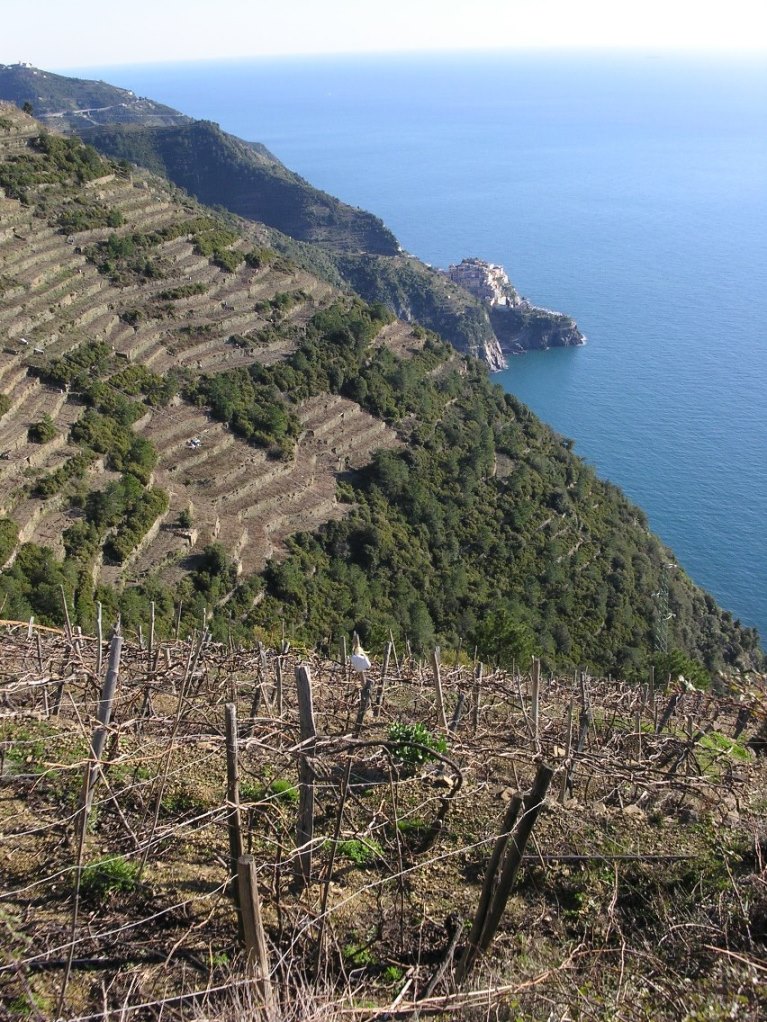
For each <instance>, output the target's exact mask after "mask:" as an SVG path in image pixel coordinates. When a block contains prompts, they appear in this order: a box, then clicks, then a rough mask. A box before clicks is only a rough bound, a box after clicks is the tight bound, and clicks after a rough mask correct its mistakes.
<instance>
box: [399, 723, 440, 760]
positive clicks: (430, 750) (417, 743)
mask: <svg viewBox="0 0 767 1022" xmlns="http://www.w3.org/2000/svg"><path fill="white" fill-rule="evenodd" d="M388 738H389V741H390V742H391V743H392V745H393V746H394V749H393V752H394V758H395V759H396V760H397V762H399V763H402V764H404V765H405V766H410V767H417V766H421V764H422V763H427V762H428V761H429V760H432V759H437V758H438V757H439V755H442V754H444V753H446V752H447V741H446V740H445V738H443V737H442V736H441V735H433V734H432V733H431V732H430V731H429V730H428V728H426V726H425V725H424V724H420V723H419V724H405V723H404V722H403V721H395V722H394V723H393V724H392V725H391V726H390V728H389V732H388Z"/></svg>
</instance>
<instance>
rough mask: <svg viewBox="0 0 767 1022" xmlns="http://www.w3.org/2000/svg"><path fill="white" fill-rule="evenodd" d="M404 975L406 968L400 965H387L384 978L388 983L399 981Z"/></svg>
mask: <svg viewBox="0 0 767 1022" xmlns="http://www.w3.org/2000/svg"><path fill="white" fill-rule="evenodd" d="M404 975H405V970H404V969H402V968H400V966H399V965H387V966H386V968H385V969H384V971H383V976H382V979H383V981H384V983H387V984H393V983H399V982H400V980H401V979H402V977H403V976H404Z"/></svg>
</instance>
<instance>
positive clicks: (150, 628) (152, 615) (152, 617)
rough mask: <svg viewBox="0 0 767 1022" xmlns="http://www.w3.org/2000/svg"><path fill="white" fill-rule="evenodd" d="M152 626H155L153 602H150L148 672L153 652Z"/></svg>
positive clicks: (150, 667)
mask: <svg viewBox="0 0 767 1022" xmlns="http://www.w3.org/2000/svg"><path fill="white" fill-rule="evenodd" d="M154 624H155V621H154V600H152V602H151V604H150V611H149V647H148V649H149V657H148V663H149V670H150V671H151V669H152V652H153V651H154Z"/></svg>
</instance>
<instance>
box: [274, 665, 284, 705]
mask: <svg viewBox="0 0 767 1022" xmlns="http://www.w3.org/2000/svg"><path fill="white" fill-rule="evenodd" d="M282 702H283V700H282V653H278V654H277V659H276V660H275V661H274V703H275V706H276V708H277V717H278V718H279V717H282Z"/></svg>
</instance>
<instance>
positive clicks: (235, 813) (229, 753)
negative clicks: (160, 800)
mask: <svg viewBox="0 0 767 1022" xmlns="http://www.w3.org/2000/svg"><path fill="white" fill-rule="evenodd" d="M224 715H225V721H226V804H227V817H226V828H227V832H228V834H229V894H230V896H231V898H232V900H233V901H234V903H235V905H236V907H237V910H238V914H239V909H240V905H239V901H238V884H237V864H238V862H239V860H240V856H241V855H242V830H241V828H240V772H239V766H238V763H237V707H236V705H235V704H234V703H227V704H226V706H225V707H224ZM238 928H239V929H240V930H241V928H242V919H241V917H240V919H239V926H238Z"/></svg>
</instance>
